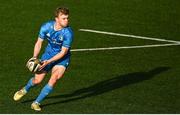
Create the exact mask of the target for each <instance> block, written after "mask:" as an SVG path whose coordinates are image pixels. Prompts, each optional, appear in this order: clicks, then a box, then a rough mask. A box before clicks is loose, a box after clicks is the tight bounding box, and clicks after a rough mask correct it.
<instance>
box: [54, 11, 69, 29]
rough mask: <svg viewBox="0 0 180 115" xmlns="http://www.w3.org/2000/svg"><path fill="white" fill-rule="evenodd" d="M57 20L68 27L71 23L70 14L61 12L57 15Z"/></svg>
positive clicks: (62, 25)
mask: <svg viewBox="0 0 180 115" xmlns="http://www.w3.org/2000/svg"><path fill="white" fill-rule="evenodd" d="M56 21H57V23H59V25H60V26H61V27H66V26H67V25H68V23H69V15H64V14H62V13H59V15H58V17H56Z"/></svg>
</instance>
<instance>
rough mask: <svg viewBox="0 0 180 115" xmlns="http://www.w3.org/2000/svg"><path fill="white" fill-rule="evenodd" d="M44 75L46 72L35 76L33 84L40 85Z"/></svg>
mask: <svg viewBox="0 0 180 115" xmlns="http://www.w3.org/2000/svg"><path fill="white" fill-rule="evenodd" d="M46 74H47V72H41V73H38V74H35V77H34V83H35V84H38V83H40V82H41V81H42V80H43V79H44V77H45V75H46Z"/></svg>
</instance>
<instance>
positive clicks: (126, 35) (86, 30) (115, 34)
mask: <svg viewBox="0 0 180 115" xmlns="http://www.w3.org/2000/svg"><path fill="white" fill-rule="evenodd" d="M79 31H84V32H93V33H99V34H107V35H114V36H122V37H130V38H139V39H146V40H154V41H162V42H169V43H176V44H180V41H174V40H166V39H159V38H152V37H144V36H136V35H128V34H119V33H113V32H105V31H97V30H91V29H79Z"/></svg>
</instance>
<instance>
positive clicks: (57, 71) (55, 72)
mask: <svg viewBox="0 0 180 115" xmlns="http://www.w3.org/2000/svg"><path fill="white" fill-rule="evenodd" d="M65 70H66V67H64V66H62V65H58V66H54V67H53V69H52V74H51V78H50V80H49V82H48V84H49V85H50V86H52V87H53V86H54V85H55V84H56V83H57V81H58V79H60V78H62V77H63V75H64V72H65Z"/></svg>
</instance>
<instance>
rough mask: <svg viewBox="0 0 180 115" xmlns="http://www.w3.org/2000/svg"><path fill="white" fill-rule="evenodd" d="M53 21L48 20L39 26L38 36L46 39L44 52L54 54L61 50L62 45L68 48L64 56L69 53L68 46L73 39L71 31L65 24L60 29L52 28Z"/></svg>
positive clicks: (69, 46)
mask: <svg viewBox="0 0 180 115" xmlns="http://www.w3.org/2000/svg"><path fill="white" fill-rule="evenodd" d="M54 24H55V21H48V22H47V23H45V24H43V25H42V26H41V29H40V32H39V38H41V39H43V40H45V39H47V40H48V45H47V46H46V49H45V53H48V54H49V55H50V56H52V57H53V56H54V55H56V54H57V53H59V52H60V51H61V48H62V46H64V47H67V48H69V51H68V53H67V54H66V56H69V55H70V48H71V44H72V41H73V31H72V29H71V27H69V26H67V27H65V28H62V29H61V30H57V31H56V30H54Z"/></svg>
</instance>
